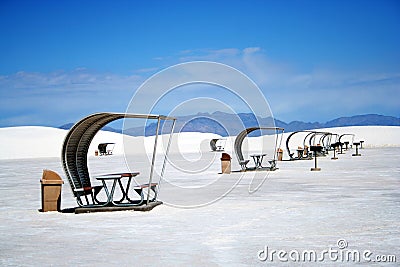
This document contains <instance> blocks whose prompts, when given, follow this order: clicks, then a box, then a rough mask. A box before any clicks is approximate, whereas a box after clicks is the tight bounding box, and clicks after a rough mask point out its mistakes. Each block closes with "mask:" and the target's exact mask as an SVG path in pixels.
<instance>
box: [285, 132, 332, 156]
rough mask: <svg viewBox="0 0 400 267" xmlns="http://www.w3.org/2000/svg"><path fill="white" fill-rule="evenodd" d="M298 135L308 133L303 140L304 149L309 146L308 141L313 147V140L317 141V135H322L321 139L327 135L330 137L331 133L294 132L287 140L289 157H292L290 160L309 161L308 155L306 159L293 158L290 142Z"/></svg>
mask: <svg viewBox="0 0 400 267" xmlns="http://www.w3.org/2000/svg"><path fill="white" fill-rule="evenodd" d="M298 133H307V134H306V136H305V137H304V139H303V148H305V147H306V145H307V140H308V144H309V146H310V147H311V145H313V144H312V142H313V140H314V139H315V137H316V136H317V135H322V136H321V138H322V137H323V136H325V135H329V134H331V133H329V132H320V131H312V130H302V131H295V132H292V133H291V134H290V135H289V136H288V137H287V139H286V150H287V152H288V155H289V157H290V160H296V159H309V157H308V155H306V157H302V158H297V157H293V155H294V153H291V151H290V148H289V141H290V138H292V137H293V136H294V135H295V134H298ZM321 138H320V139H319V140H321Z"/></svg>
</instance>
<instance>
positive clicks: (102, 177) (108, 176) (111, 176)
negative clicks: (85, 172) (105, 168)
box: [96, 172, 140, 180]
mask: <svg viewBox="0 0 400 267" xmlns="http://www.w3.org/2000/svg"><path fill="white" fill-rule="evenodd" d="M139 174H140V172H121V173H110V174H103V175H99V176H96V179H97V180H107V179H118V178H123V177H129V178H131V177H135V176H138V175H139Z"/></svg>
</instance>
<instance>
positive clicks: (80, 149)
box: [61, 112, 176, 206]
mask: <svg viewBox="0 0 400 267" xmlns="http://www.w3.org/2000/svg"><path fill="white" fill-rule="evenodd" d="M124 118H139V119H152V120H157V121H158V123H157V130H156V133H155V134H156V139H155V145H154V150H153V161H152V165H151V172H150V178H149V184H151V182H152V174H153V169H154V161H155V153H156V146H157V138H158V132H159V128H160V121H161V120H173V124H172V130H171V134H172V132H173V127H174V125H175V120H176V119H175V118H172V117H167V116H162V115H145V114H126V113H108V112H104V113H95V114H92V115H89V116H87V117H85V118H83V119H81V120H80V121H78V122H77V123H76V124H75V125H74V126H73V127H72V128H71V129H70V130H69V132H68V133H67V135H66V137H65V139H64V143H63V147H62V154H61V159H62V165H63V169H64V172H65V175H66V176H67V178H68V181H69V184H70V186H71V189H72V192H73V194H74V196H75V197H76V199H77V202H78V205H80V206H83V202H82V200H81V199H80V198H81V197H82V196H85V197H86V202H87V204H89V201H88V199H87V195H92V198H93V193H94V195H96V194H97V193H98V191H100V189H101V188H100V189H96V188H94V187H92V186H91V181H90V175H89V170H88V165H87V155H88V150H89V146H90V143H91V142H92V140H93V138H94V136H95V135H96V133H97V132H98V131H99V130H100V129H101V128H103V127H104V126H105V125H107V124H108V123H110V122H112V121H115V120H118V119H124ZM168 148H169V146H168V147H167V150H168ZM167 153H168V151H167ZM166 156H167V155H165V157H166ZM164 165H165V162H164ZM93 189H94V190H95V192H93V191H92V190H93ZM149 190H150V188H149ZM96 191H97V192H96ZM93 202H95V201H94V199H93Z"/></svg>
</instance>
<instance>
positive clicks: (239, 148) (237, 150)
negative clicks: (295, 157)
mask: <svg viewBox="0 0 400 267" xmlns="http://www.w3.org/2000/svg"><path fill="white" fill-rule="evenodd" d="M256 130H274V131H275V133H277V132H278V131H281V140H280V143H281V142H282V135H283V132H284V131H285V129H284V128H280V127H250V128H247V129H245V130H243V131H241V132H240V133H239V134H238V135H237V136H236V139H235V144H234V149H235V154H236V157H237V159H238V161H239V164H240V163H241V162H243V161H244V157H243V152H242V144H243V141H244V139H245V138H246V136H247V135H249V134H250V133H251V132H254V131H256ZM279 146H280V144H279ZM277 147H278V138H276V140H275V148H274V159H273V160H274V161H275V160H276V152H277Z"/></svg>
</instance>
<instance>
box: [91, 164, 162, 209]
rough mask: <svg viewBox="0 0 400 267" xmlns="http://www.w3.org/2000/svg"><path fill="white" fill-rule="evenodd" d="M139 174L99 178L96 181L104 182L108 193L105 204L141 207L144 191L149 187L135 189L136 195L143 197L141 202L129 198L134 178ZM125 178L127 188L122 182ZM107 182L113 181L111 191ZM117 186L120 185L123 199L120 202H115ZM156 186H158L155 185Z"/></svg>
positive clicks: (109, 175) (127, 173)
mask: <svg viewBox="0 0 400 267" xmlns="http://www.w3.org/2000/svg"><path fill="white" fill-rule="evenodd" d="M139 174H140V173H139V172H125V173H112V174H104V175H100V176H97V177H96V179H97V180H99V181H101V182H102V184H103V187H104V191H105V192H106V195H107V202H106V203H105V205H114V206H127V205H140V204H141V203H142V202H143V194H142V189H143V188H145V187H146V186H147V185H141V186H139V188H136V187H135V188H134V189H135V191H136V193H138V194H139V195H140V196H141V200H140V201H137V200H132V199H130V198H129V196H128V192H129V187H130V185H131V181H132V178H133V177H135V176H137V175H139ZM123 178H127V179H128V181H127V183H126V186H125V187H124V184H123V183H122V181H121V180H122V179H123ZM107 181H112V186H111V191H110V189H109V187H108V185H107ZM117 184H118V185H119V189H120V190H121V193H122V198H121V199H119V200H114V193H115V189H116V187H117ZM152 185H153V184H152ZM154 186H156V184H154ZM139 189H140V190H139ZM153 191H154V190H153Z"/></svg>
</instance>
